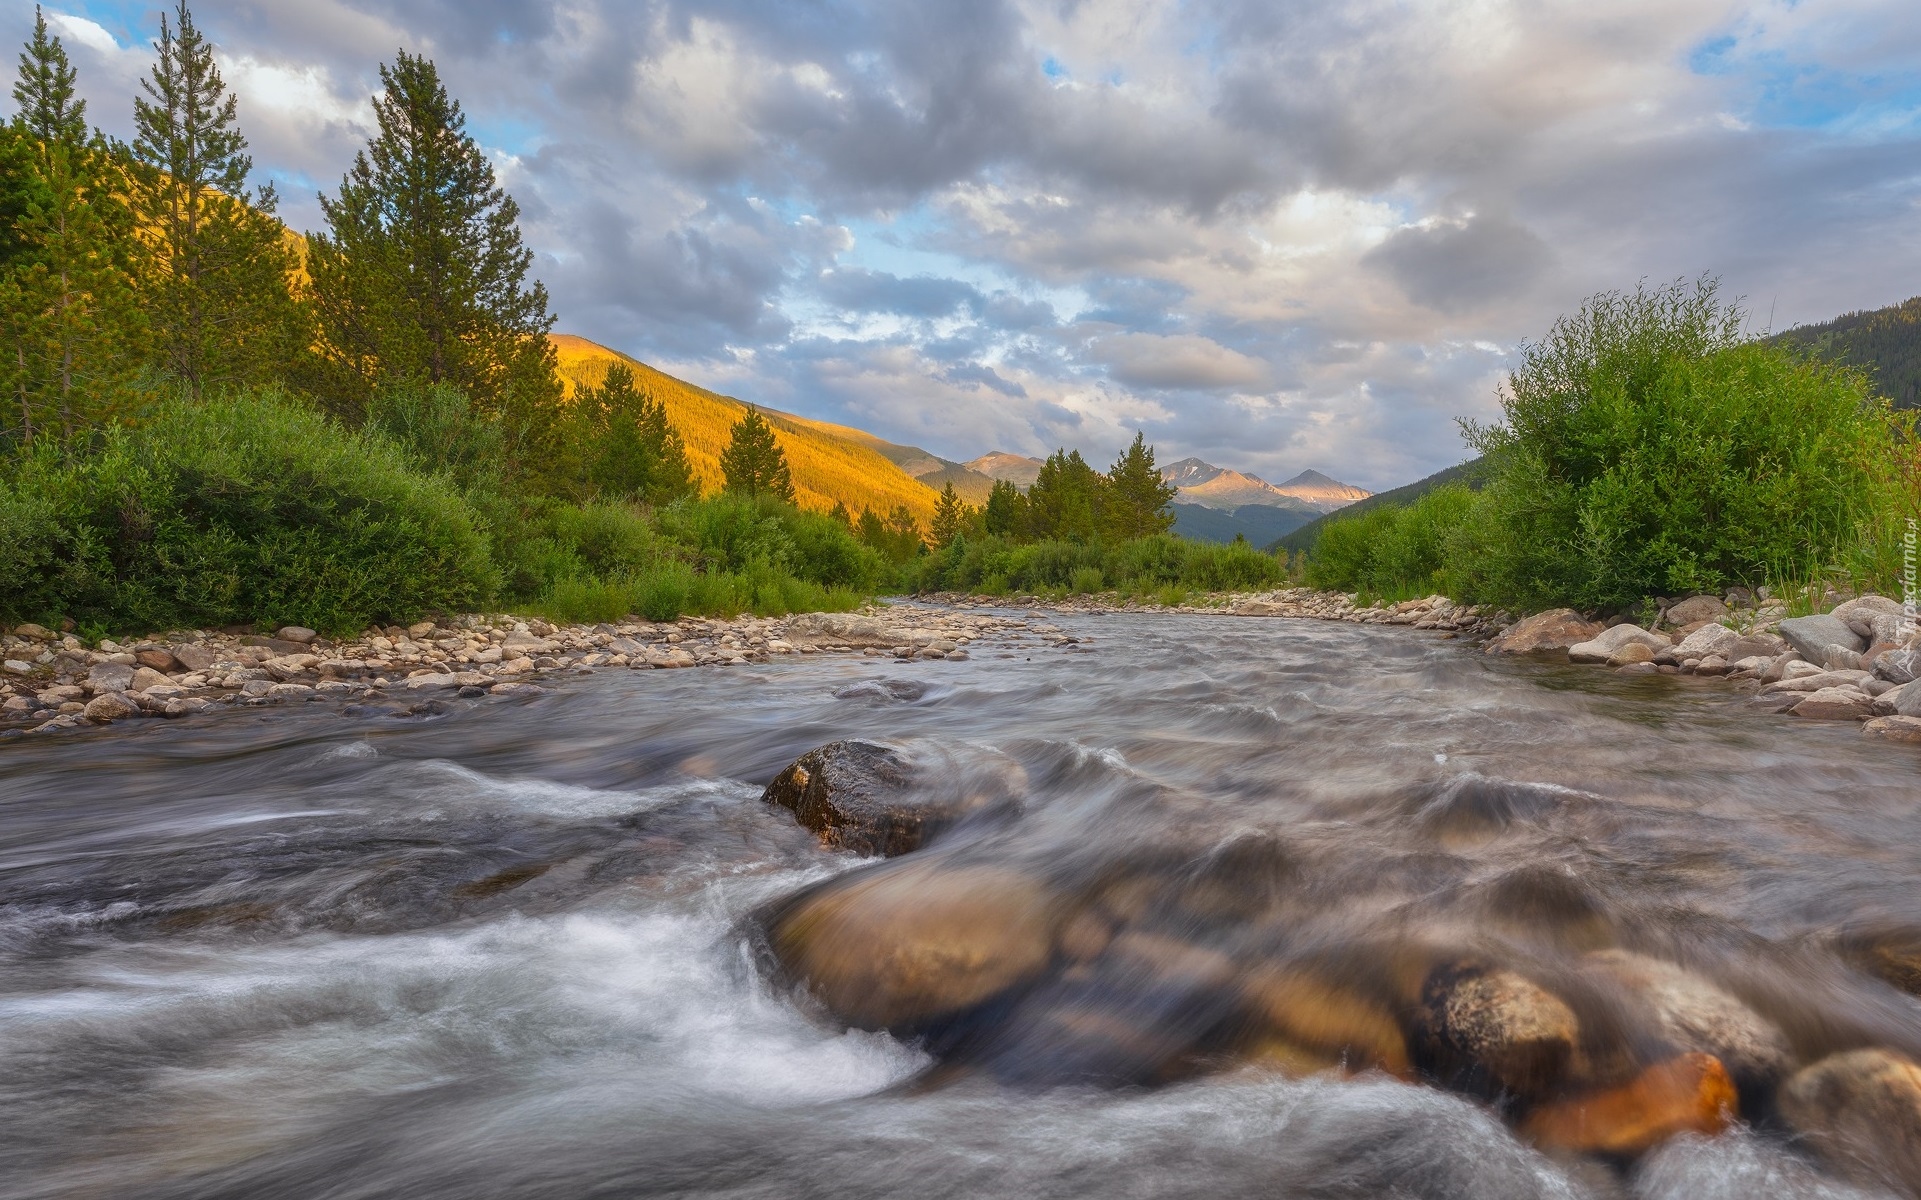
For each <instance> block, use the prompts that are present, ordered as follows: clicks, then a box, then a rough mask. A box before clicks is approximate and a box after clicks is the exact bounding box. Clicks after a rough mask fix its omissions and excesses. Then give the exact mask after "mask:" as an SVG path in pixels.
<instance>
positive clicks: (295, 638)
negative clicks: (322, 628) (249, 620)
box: [274, 625, 320, 646]
mask: <svg viewBox="0 0 1921 1200" xmlns="http://www.w3.org/2000/svg"><path fill="white" fill-rule="evenodd" d="M274 636H275V637H277V638H279V639H280V640H281V641H283V642H299V643H300V644H301V645H303V646H305V645H308V644H310V643H311V642H312V641H313V640H314V639H315V638H317V637H319V636H320V635H319V634H317V633H315V632H314V631H313V630H311V629H308V628H307V627H306V626H304V625H283V626H282V627H281V628H280V629H279V631H278V632H276V633H275V634H274Z"/></svg>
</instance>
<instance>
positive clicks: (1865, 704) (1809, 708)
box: [1789, 685, 1912, 721]
mask: <svg viewBox="0 0 1921 1200" xmlns="http://www.w3.org/2000/svg"><path fill="white" fill-rule="evenodd" d="M1910 686H1912V685H1910ZM1789 711H1790V712H1792V713H1793V714H1794V715H1795V716H1797V717H1808V718H1810V719H1812V720H1816V721H1860V720H1865V719H1867V718H1868V717H1871V716H1873V715H1874V708H1873V702H1872V701H1870V700H1869V699H1868V697H1867V696H1866V695H1865V694H1863V693H1861V692H1857V691H1855V690H1854V689H1853V688H1846V687H1825V688H1822V689H1820V690H1819V691H1815V692H1811V693H1809V694H1808V697H1807V699H1805V700H1803V701H1801V703H1799V704H1797V705H1795V706H1794V707H1793V708H1792V709H1790V710H1789Z"/></svg>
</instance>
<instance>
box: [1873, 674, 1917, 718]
mask: <svg viewBox="0 0 1921 1200" xmlns="http://www.w3.org/2000/svg"><path fill="white" fill-rule="evenodd" d="M1881 699H1882V701H1883V702H1884V703H1887V704H1889V705H1891V706H1892V707H1893V709H1894V714H1893V715H1895V716H1898V717H1921V679H1917V680H1915V681H1914V682H1913V683H1907V684H1903V685H1902V686H1901V690H1900V691H1897V692H1888V693H1886V694H1885V695H1883V696H1882V697H1881Z"/></svg>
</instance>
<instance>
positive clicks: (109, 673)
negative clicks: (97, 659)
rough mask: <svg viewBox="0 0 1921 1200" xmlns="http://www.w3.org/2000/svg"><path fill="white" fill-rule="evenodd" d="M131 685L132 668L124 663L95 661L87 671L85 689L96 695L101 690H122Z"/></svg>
mask: <svg viewBox="0 0 1921 1200" xmlns="http://www.w3.org/2000/svg"><path fill="white" fill-rule="evenodd" d="M131 686H133V668H132V667H131V666H128V665H127V664H126V663H114V662H104V663H95V664H94V666H93V669H92V670H90V671H88V672H87V690H88V691H90V692H93V693H95V694H96V695H97V694H99V693H102V692H124V691H126V690H127V689H128V688H129V687H131Z"/></svg>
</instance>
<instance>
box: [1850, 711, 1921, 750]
mask: <svg viewBox="0 0 1921 1200" xmlns="http://www.w3.org/2000/svg"><path fill="white" fill-rule="evenodd" d="M1861 732H1863V733H1869V734H1873V735H1875V736H1876V737H1884V738H1887V739H1888V740H1889V741H1895V742H1906V743H1908V744H1909V745H1914V746H1921V717H1900V716H1896V717H1876V718H1874V719H1873V720H1872V721H1869V722H1868V723H1867V724H1865V725H1863V726H1861Z"/></svg>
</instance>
